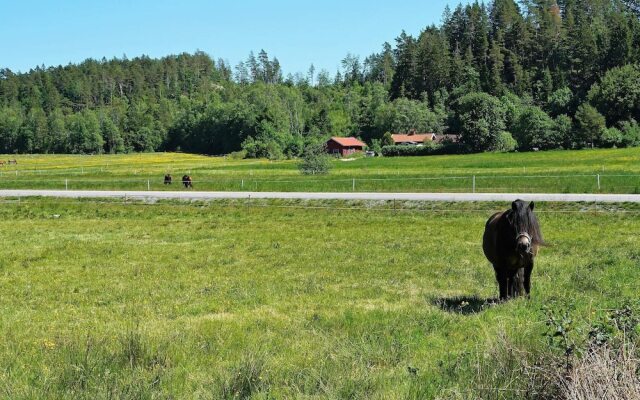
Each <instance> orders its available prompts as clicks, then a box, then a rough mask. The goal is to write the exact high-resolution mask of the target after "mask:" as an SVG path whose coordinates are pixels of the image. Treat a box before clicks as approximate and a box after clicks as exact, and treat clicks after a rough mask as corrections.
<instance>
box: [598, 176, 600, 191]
mask: <svg viewBox="0 0 640 400" xmlns="http://www.w3.org/2000/svg"><path fill="white" fill-rule="evenodd" d="M598 190H600V174H598Z"/></svg>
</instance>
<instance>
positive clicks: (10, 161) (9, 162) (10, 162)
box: [7, 159, 18, 165]
mask: <svg viewBox="0 0 640 400" xmlns="http://www.w3.org/2000/svg"><path fill="white" fill-rule="evenodd" d="M7 164H9V165H11V164H14V165H18V160H16V159H13V160H9V161H7Z"/></svg>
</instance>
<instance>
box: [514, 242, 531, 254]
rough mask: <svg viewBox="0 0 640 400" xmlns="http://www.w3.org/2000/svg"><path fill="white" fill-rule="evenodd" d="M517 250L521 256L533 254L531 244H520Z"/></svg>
mask: <svg viewBox="0 0 640 400" xmlns="http://www.w3.org/2000/svg"><path fill="white" fill-rule="evenodd" d="M516 249H517V250H518V253H520V254H529V253H531V244H529V243H526V242H520V243H518V246H517V247H516Z"/></svg>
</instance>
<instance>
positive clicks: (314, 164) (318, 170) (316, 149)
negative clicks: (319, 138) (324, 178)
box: [298, 143, 331, 175]
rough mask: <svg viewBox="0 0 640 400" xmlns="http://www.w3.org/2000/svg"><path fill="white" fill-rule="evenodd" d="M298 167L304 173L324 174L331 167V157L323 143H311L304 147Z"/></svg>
mask: <svg viewBox="0 0 640 400" xmlns="http://www.w3.org/2000/svg"><path fill="white" fill-rule="evenodd" d="M298 169H299V170H300V172H301V173H302V174H304V175H324V174H328V173H329V170H330V169H331V157H330V156H329V155H328V154H327V147H326V145H325V144H324V143H318V144H311V145H308V146H307V147H306V148H305V149H304V153H303V154H302V159H301V160H300V163H299V164H298Z"/></svg>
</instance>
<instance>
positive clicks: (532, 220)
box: [509, 205, 546, 246]
mask: <svg viewBox="0 0 640 400" xmlns="http://www.w3.org/2000/svg"><path fill="white" fill-rule="evenodd" d="M523 208H524V210H521V211H520V212H519V213H517V214H518V217H517V218H515V219H514V218H509V219H510V220H511V221H510V222H511V224H513V225H516V226H515V228H516V230H518V231H519V232H527V233H528V234H529V235H530V236H531V242H532V244H534V245H537V246H545V245H546V243H545V241H544V238H543V237H542V230H541V229H540V223H539V222H538V218H537V217H536V215H535V214H534V213H533V210H531V208H529V206H528V205H525V206H524V207H523ZM509 213H511V214H512V215H513V214H516V211H514V210H513V209H511V210H509Z"/></svg>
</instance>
